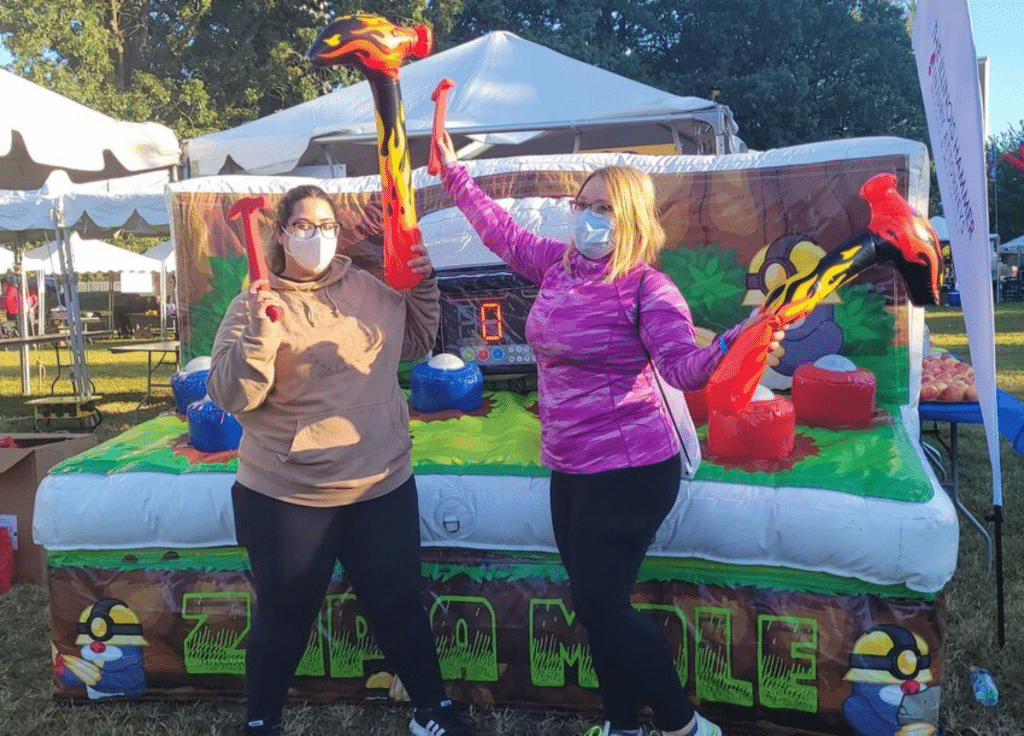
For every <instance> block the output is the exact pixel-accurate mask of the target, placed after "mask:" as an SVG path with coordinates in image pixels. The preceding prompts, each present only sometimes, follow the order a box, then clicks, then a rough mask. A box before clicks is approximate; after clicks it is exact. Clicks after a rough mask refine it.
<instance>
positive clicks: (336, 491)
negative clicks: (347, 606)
mask: <svg viewBox="0 0 1024 736" xmlns="http://www.w3.org/2000/svg"><path fill="white" fill-rule="evenodd" d="M339 229H340V225H339V224H338V222H337V215H336V213H335V210H334V206H333V203H332V202H331V200H330V198H329V197H328V195H327V194H326V193H325V192H323V191H322V190H321V189H319V188H317V187H313V186H301V187H296V188H294V189H291V190H289V191H288V192H287V193H286V194H285V196H284V197H283V198H282V200H281V202H280V204H279V206H278V210H277V221H276V227H275V242H274V244H273V248H272V249H271V253H270V258H269V259H268V260H269V265H270V271H271V274H270V277H269V279H268V281H267V282H256V283H253V284H251V285H250V287H249V289H248V290H246V291H244V292H242V293H241V294H239V295H238V296H237V297H235V299H234V300H233V301H232V302H231V305H230V306H229V307H228V310H227V313H226V314H225V316H224V320H223V321H222V322H221V325H220V329H219V331H218V332H217V337H216V340H215V342H214V347H213V354H212V356H211V368H210V375H209V379H208V381H207V386H208V389H209V392H210V396H211V398H212V399H213V400H214V401H215V402H216V403H217V404H218V405H219V406H220V407H221V408H223V409H224V410H225V411H228V412H230V413H232V414H233V415H234V416H235V417H236V418H237V419H238V421H239V422H240V423H241V425H242V428H243V433H242V440H241V444H240V446H239V450H238V455H239V463H238V472H237V475H236V477H235V484H234V486H233V487H232V489H231V494H232V502H233V507H234V514H235V533H236V537H237V539H238V542H239V544H241V545H242V546H244V547H245V548H246V550H247V551H248V554H249V562H250V568H251V570H252V576H253V582H254V586H255V592H256V614H255V618H254V620H253V627H252V630H251V632H250V633H249V640H248V645H247V649H246V675H247V682H246V690H247V693H246V694H247V709H246V716H247V718H246V724H245V725H244V726H242V727H241V729H240V733H242V734H280V733H282V730H281V724H280V720H281V711H282V709H283V705H284V701H285V696H286V694H287V690H288V686H289V683H290V682H291V679H292V677H293V675H294V673H295V669H296V667H297V666H298V663H299V660H300V659H301V657H302V654H303V652H304V651H305V648H306V644H307V642H308V640H309V634H310V627H311V626H312V624H313V622H314V620H315V619H316V616H317V614H318V613H319V612H320V609H321V606H322V605H323V600H324V595H325V593H326V591H327V586H328V584H329V583H330V580H331V575H332V572H333V570H334V565H335V561H336V560H337V561H340V562H341V565H342V567H343V568H344V570H345V574H346V576H347V578H348V579H349V581H350V582H351V584H352V587H353V590H354V591H355V593H356V596H357V597H358V599H359V602H360V604H361V606H362V609H363V612H364V613H365V615H366V618H367V620H368V621H369V622H370V625H371V627H372V628H373V632H374V637H375V639H376V642H377V644H378V645H379V646H380V648H381V650H382V651H383V652H384V654H385V656H386V657H387V659H388V660H389V661H390V662H391V663H392V664H393V665H394V667H395V670H396V671H397V674H398V676H399V678H400V679H401V681H402V683H403V685H404V686H405V688H406V691H407V692H408V693H409V696H410V698H411V700H412V702H413V704H414V705H415V706H416V710H415V713H414V715H413V719H412V721H411V722H410V724H409V727H410V731H411V732H412V733H413V734H414V735H415V736H428V735H429V736H442V735H444V736H466V735H468V734H470V733H471V732H470V730H469V728H468V727H467V726H466V725H465V724H464V723H463V722H462V721H461V719H460V718H459V716H458V715H457V714H456V713H455V710H454V708H453V706H452V704H451V702H450V701H449V700H447V698H446V695H445V689H444V683H443V681H442V679H441V670H440V666H439V664H438V659H437V652H436V650H435V648H434V638H433V634H432V632H431V628H430V623H429V620H428V617H427V614H426V611H425V609H424V607H423V600H422V593H423V582H422V577H421V570H420V537H419V506H418V502H417V495H416V483H415V479H414V478H413V475H412V462H411V459H410V453H411V449H412V442H411V439H410V434H409V412H408V407H407V404H406V400H405V396H404V394H403V393H402V391H401V389H400V388H399V386H398V363H399V360H401V359H412V358H420V357H423V356H424V355H426V354H427V353H428V352H429V351H430V349H431V348H432V347H433V345H434V338H435V335H436V333H437V328H438V319H439V314H440V307H439V304H438V289H437V281H436V279H435V278H434V275H433V269H432V268H431V265H430V259H429V257H428V256H427V252H426V249H425V248H424V247H423V246H419V247H418V248H417V253H418V255H417V256H416V257H415V258H413V259H412V260H411V261H410V262H409V266H410V267H411V268H412V270H413V271H414V272H416V273H419V274H424V275H425V277H424V278H423V279H422V280H421V281H420V282H419V284H417V285H416V286H414V287H412V288H411V289H408V290H405V291H396V290H394V289H392V288H390V287H389V286H387V285H386V284H384V283H383V282H382V281H380V280H379V279H378V278H376V277H375V276H373V275H372V274H370V273H367V272H366V271H362V270H359V269H356V268H354V267H353V266H352V262H351V260H350V259H349V258H348V257H347V256H344V255H340V254H338V253H337V252H336V251H337V235H338V232H339ZM268 286H269V288H266V287H268ZM271 306H276V307H278V308H279V309H280V310H281V311H282V312H283V317H282V318H281V319H280V320H279V321H273V320H271V319H270V318H269V317H268V316H267V308H268V307H271Z"/></svg>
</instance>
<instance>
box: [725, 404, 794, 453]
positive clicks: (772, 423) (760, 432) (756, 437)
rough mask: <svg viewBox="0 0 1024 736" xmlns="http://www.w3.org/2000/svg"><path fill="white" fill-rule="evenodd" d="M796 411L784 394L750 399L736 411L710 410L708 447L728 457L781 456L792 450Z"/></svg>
mask: <svg viewBox="0 0 1024 736" xmlns="http://www.w3.org/2000/svg"><path fill="white" fill-rule="evenodd" d="M795 444H796V412H795V411H794V410H793V403H792V402H791V401H790V400H789V399H787V398H784V397H782V396H777V397H775V398H774V399H771V400H769V401H751V402H750V403H749V404H748V405H747V408H746V409H744V410H743V411H740V412H739V413H736V414H726V413H724V412H721V411H718V410H717V409H716V408H715V407H714V406H711V407H710V408H709V410H708V449H709V450H711V454H712V455H714V456H715V457H717V458H721V459H725V460H748V459H754V460H778V459H780V458H784V457H786V455H788V454H789V453H791V452H793V447H794V445H795Z"/></svg>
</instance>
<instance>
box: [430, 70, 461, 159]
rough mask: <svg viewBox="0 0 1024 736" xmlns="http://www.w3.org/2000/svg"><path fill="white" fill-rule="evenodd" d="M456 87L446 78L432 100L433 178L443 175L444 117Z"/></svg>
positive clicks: (431, 143) (436, 89) (439, 85)
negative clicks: (449, 99) (449, 97)
mask: <svg viewBox="0 0 1024 736" xmlns="http://www.w3.org/2000/svg"><path fill="white" fill-rule="evenodd" d="M454 86H455V82H453V81H452V80H450V79H448V77H445V78H444V79H442V80H441V81H440V82H438V83H437V87H435V88H434V92H433V94H431V95H430V99H432V100H433V101H434V127H433V129H432V130H431V131H430V161H429V162H428V163H427V172H428V173H430V174H432V175H433V176H437V175H438V174H440V173H441V150H440V148H439V146H440V145H441V139H442V138H443V137H444V116H445V115H446V114H447V112H448V91H449V90H450V89H451V88H452V87H454Z"/></svg>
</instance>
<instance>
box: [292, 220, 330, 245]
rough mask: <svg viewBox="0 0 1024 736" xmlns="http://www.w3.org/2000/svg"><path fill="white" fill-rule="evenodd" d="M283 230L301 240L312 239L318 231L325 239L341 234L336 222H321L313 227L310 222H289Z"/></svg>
mask: <svg viewBox="0 0 1024 736" xmlns="http://www.w3.org/2000/svg"><path fill="white" fill-rule="evenodd" d="M285 230H288V232H290V233H291V234H292V235H294V236H295V237H297V238H302V239H303V240H309V239H310V238H312V237H313V236H314V235H315V234H316V231H317V230H319V231H320V232H321V233H323V234H324V235H326V236H327V237H329V238H330V237H334V236H335V235H337V234H338V233H339V232H341V224H340V223H337V222H321V223H320V224H319V225H314V224H313V223H312V222H307V221H306V220H299V221H297V222H290V223H288V225H286V226H285Z"/></svg>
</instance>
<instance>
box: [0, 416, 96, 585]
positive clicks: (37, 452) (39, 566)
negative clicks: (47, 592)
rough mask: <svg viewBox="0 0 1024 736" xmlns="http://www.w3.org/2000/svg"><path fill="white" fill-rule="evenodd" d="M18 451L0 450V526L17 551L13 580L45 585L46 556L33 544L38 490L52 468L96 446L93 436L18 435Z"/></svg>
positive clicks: (5, 434) (15, 449)
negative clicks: (33, 522) (7, 534)
mask: <svg viewBox="0 0 1024 736" xmlns="http://www.w3.org/2000/svg"><path fill="white" fill-rule="evenodd" d="M0 437H13V438H14V441H15V442H17V443H18V447H11V448H0V524H2V525H3V526H6V527H7V528H8V530H10V532H11V537H12V538H13V540H14V542H15V546H16V547H17V549H16V550H15V552H14V580H15V581H16V582H28V583H42V582H45V581H46V552H45V550H44V549H43V548H42V547H40V546H39V545H37V544H35V543H34V542H33V540H32V512H33V510H34V508H35V503H36V489H37V488H39V483H40V482H41V481H42V480H43V478H44V477H45V476H46V474H47V472H49V470H50V468H52V467H53V466H54V465H56V464H57V463H59V462H60V461H61V460H64V459H65V458H69V457H71V456H73V455H77V454H78V453H80V452H84V451H85V450H88V449H89V448H90V447H93V446H95V445H96V436H95V435H92V434H57V433H54V434H41V433H35V434H17V433H14V434H12V433H8V432H3V431H0Z"/></svg>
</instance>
